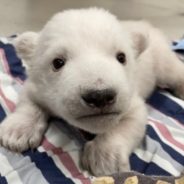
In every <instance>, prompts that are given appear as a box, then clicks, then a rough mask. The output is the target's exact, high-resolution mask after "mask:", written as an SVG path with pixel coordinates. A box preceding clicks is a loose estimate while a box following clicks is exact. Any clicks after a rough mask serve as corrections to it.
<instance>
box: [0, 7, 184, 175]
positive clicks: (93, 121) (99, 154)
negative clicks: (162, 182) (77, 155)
mask: <svg viewBox="0 0 184 184" xmlns="http://www.w3.org/2000/svg"><path fill="white" fill-rule="evenodd" d="M168 45H169V44H168V43H167V40H166V39H165V37H164V36H163V35H162V33H161V32H160V31H159V30H157V29H156V28H154V27H153V26H151V25H150V24H148V23H146V22H142V21H140V22H133V21H128V22H126V21H123V22H121V21H119V20H118V19H117V18H116V17H115V16H114V15H112V14H110V13H109V12H107V11H105V10H103V9H97V8H90V9H80V10H68V11H64V12H62V13H58V14H56V15H55V16H54V17H53V18H51V20H50V21H49V22H48V23H47V24H46V26H45V27H44V28H43V30H42V31H41V32H39V33H33V32H27V33H23V34H22V35H20V36H19V37H18V38H17V39H16V40H15V47H16V50H17V53H18V55H19V56H20V57H21V58H23V59H25V60H26V61H27V65H28V75H29V78H28V80H27V81H26V84H25V87H24V91H23V94H22V96H21V99H20V102H19V104H18V106H17V109H16V111H15V112H14V113H13V114H12V115H10V116H9V117H7V118H6V119H5V122H3V123H2V124H1V125H0V143H1V145H2V146H5V147H7V148H9V149H11V150H15V151H23V150H26V149H27V148H28V147H31V148H35V147H37V146H38V145H39V143H40V141H41V139H42V136H43V134H44V131H45V130H46V128H47V117H48V116H49V115H55V116H58V117H62V118H64V119H65V120H67V121H68V122H69V123H70V124H72V125H73V126H76V127H78V128H81V129H83V130H86V131H89V132H92V133H96V134H97V136H96V138H95V139H94V140H93V141H91V142H88V143H87V144H86V146H85V148H84V151H83V154H82V156H81V161H82V164H83V166H84V168H86V169H88V170H89V171H91V172H92V173H93V174H95V175H103V174H111V173H115V172H123V171H127V170H129V169H130V166H129V155H130V153H131V152H132V151H133V150H134V149H135V147H136V146H137V145H138V144H139V143H140V141H141V139H142V138H143V136H144V131H145V124H146V122H147V112H146V108H145V104H144V100H145V98H147V97H148V96H149V95H150V94H151V92H152V91H153V90H154V88H155V86H156V85H158V86H166V87H169V88H171V89H174V90H175V92H176V94H177V95H178V96H179V97H181V98H184V87H183V86H184V77H183V76H182V75H183V73H184V65H183V63H181V62H180V61H179V60H178V59H177V57H176V56H175V54H174V53H172V52H171V51H170V48H169V46H168ZM119 52H123V53H124V54H125V56H126V62H125V63H124V64H122V63H120V62H119V61H118V60H117V53H119ZM55 58H64V59H65V64H64V66H63V67H62V68H61V69H60V70H58V71H55V70H54V69H53V60H54V59H55ZM104 89H111V90H113V91H114V92H115V94H116V98H115V101H114V103H112V104H110V105H108V106H106V107H103V108H95V107H94V106H90V105H89V104H86V102H85V101H84V100H83V98H82V95H83V94H85V93H87V92H88V91H89V90H96V91H97V90H98V91H100V90H104ZM107 160H108V162H107Z"/></svg>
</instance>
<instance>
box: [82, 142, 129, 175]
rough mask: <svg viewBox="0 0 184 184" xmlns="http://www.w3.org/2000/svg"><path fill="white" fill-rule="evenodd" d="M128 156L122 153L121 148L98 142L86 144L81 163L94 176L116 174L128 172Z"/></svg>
mask: <svg viewBox="0 0 184 184" xmlns="http://www.w3.org/2000/svg"><path fill="white" fill-rule="evenodd" d="M128 157H129V155H128V154H126V153H125V152H123V147H122V145H121V146H117V145H112V144H107V143H105V140H104V143H102V142H101V143H99V142H98V141H95V140H94V141H90V142H88V143H87V144H86V145H85V147H84V151H83V155H82V159H81V163H82V166H83V167H84V169H87V170H88V171H90V172H91V173H92V174H94V175H96V176H102V175H109V174H113V173H117V172H125V171H129V170H130V166H129V159H128Z"/></svg>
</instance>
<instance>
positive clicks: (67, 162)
mask: <svg viewBox="0 0 184 184" xmlns="http://www.w3.org/2000/svg"><path fill="white" fill-rule="evenodd" d="M42 146H43V147H44V149H45V150H46V151H47V150H51V151H52V152H53V153H54V154H55V155H57V156H58V157H59V159H60V161H61V162H62V164H63V165H64V166H65V168H67V170H68V171H69V172H70V173H71V175H72V177H73V178H77V179H79V180H80V181H81V182H82V183H83V184H91V182H90V180H89V179H88V178H86V177H85V176H84V175H83V174H82V173H80V171H79V170H78V168H77V167H76V165H75V163H74V161H73V159H72V158H71V157H70V155H69V154H68V153H67V152H64V151H63V150H62V148H57V147H55V146H54V145H53V144H51V143H50V142H49V141H48V139H47V138H45V139H44V140H43V143H42Z"/></svg>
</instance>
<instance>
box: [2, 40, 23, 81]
mask: <svg viewBox="0 0 184 184" xmlns="http://www.w3.org/2000/svg"><path fill="white" fill-rule="evenodd" d="M0 48H2V49H4V51H5V56H6V58H7V60H8V63H9V67H10V72H11V74H12V75H13V76H14V77H19V78H20V79H22V80H25V79H26V74H25V68H24V67H23V66H22V62H21V60H20V59H19V58H18V57H17V55H16V52H15V49H14V47H13V45H12V44H4V43H2V42H0Z"/></svg>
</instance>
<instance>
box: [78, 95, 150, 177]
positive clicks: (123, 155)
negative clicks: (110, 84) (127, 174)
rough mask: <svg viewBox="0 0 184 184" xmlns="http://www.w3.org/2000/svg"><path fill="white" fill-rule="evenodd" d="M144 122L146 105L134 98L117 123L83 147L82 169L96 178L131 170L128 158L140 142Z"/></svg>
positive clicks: (143, 130) (145, 120)
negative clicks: (126, 111)
mask: <svg viewBox="0 0 184 184" xmlns="http://www.w3.org/2000/svg"><path fill="white" fill-rule="evenodd" d="M146 122H147V112H146V108H145V104H144V102H143V101H142V100H141V99H139V98H136V100H134V102H133V105H132V107H131V108H130V110H129V111H128V113H127V114H126V115H125V116H123V117H122V119H121V121H120V122H119V124H117V125H115V126H114V128H112V129H111V130H109V132H106V133H104V134H99V135H97V136H96V138H95V139H94V140H93V141H90V142H88V143H87V144H86V145H85V147H84V151H83V155H82V160H81V161H82V165H83V167H84V168H85V169H87V170H89V171H90V172H91V173H92V174H94V175H96V176H100V175H109V174H113V173H117V172H124V171H128V170H130V165H129V156H130V154H131V152H132V151H133V150H134V149H135V147H136V146H138V144H139V143H140V141H141V140H142V138H143V136H144V132H145V125H146Z"/></svg>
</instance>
